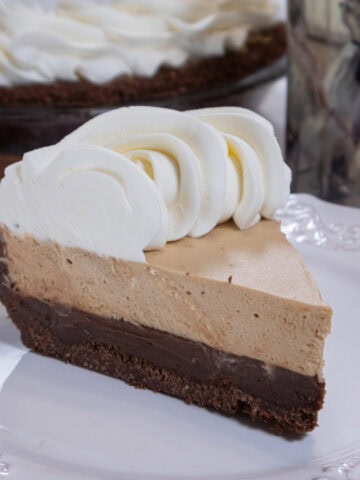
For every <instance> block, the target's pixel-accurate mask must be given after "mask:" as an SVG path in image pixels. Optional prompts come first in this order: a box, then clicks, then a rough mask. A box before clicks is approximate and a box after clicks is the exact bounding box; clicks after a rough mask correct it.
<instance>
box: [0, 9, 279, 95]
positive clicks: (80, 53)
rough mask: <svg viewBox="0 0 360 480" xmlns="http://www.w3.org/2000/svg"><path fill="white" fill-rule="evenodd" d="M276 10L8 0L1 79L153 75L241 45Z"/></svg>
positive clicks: (0, 23)
mask: <svg viewBox="0 0 360 480" xmlns="http://www.w3.org/2000/svg"><path fill="white" fill-rule="evenodd" d="M275 12H276V7H275V5H274V4H273V1H272V0H253V1H251V2H243V1H242V0H212V1H206V0H171V1H168V0H156V1H154V0H153V1H151V2H150V1H145V0H137V1H136V2H134V1H118V0H112V1H110V2H106V3H103V2H98V1H95V0H60V1H59V2H58V5H57V7H56V8H54V9H52V10H45V9H42V8H40V7H39V6H33V5H31V4H29V5H26V4H25V3H23V2H19V1H16V0H5V1H3V2H2V3H1V2H0V32H1V33H0V85H4V86H12V85H19V84H28V83H51V82H54V81H57V80H65V81H77V80H81V79H86V80H87V81H89V82H92V83H95V84H104V83H106V82H109V81H111V80H113V79H115V78H117V77H119V76H121V75H139V76H146V77H151V76H153V75H154V74H155V73H156V72H157V71H158V69H159V68H160V67H161V66H162V65H170V66H173V67H179V66H181V65H183V64H184V63H185V62H186V61H187V60H188V59H189V58H192V57H206V56H211V55H222V54H223V53H224V52H225V50H226V49H227V48H228V47H230V48H240V47H242V46H243V44H244V43H245V42H246V39H247V35H248V33H249V31H250V30H252V29H254V28H259V27H266V26H267V25H269V24H271V23H273V22H274V15H275Z"/></svg>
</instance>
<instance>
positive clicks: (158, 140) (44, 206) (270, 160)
mask: <svg viewBox="0 0 360 480" xmlns="http://www.w3.org/2000/svg"><path fill="white" fill-rule="evenodd" d="M289 185H290V171H289V168H288V167H287V166H286V164H285V163H284V162H283V159H282V155H281V151H280V148H279V145H278V142H277V140H276V138H275V135H274V131H273V127H272V126H271V124H270V123H269V122H268V121H267V120H265V119H264V118H262V117H260V116H259V115H257V114H255V113H253V112H250V111H249V110H246V109H242V108H236V107H223V108H208V109H202V110H195V111H189V112H185V113H181V112H177V111H174V110H169V109H164V108H156V107H128V108H126V107H125V108H120V109H117V110H113V111H111V112H107V113H104V114H102V115H99V116H98V117H95V118H94V119H92V120H90V121H89V122H87V123H85V124H84V125H83V126H81V127H80V128H78V129H77V130H75V131H74V132H73V133H71V134H70V135H68V136H67V137H65V138H64V139H63V140H62V141H61V142H59V143H58V144H56V145H54V146H51V147H45V148H41V149H38V150H34V151H32V152H29V153H27V154H25V155H24V158H23V160H22V161H21V162H18V163H16V164H14V165H11V166H10V167H8V168H7V169H6V172H5V178H4V179H3V180H2V182H1V184H0V223H2V224H4V225H6V226H7V227H8V228H9V229H10V230H11V231H13V232H14V233H15V234H17V235H24V234H30V235H33V236H34V237H35V238H37V239H39V240H53V241H57V242H58V243H60V244H62V245H64V246H69V247H80V248H83V249H85V250H89V251H92V252H95V253H97V254H99V255H106V256H113V257H116V258H122V259H125V260H133V261H145V256H144V253H143V252H144V251H146V250H153V249H161V248H163V247H164V245H165V244H166V242H168V241H173V240H179V239H181V238H183V237H185V236H187V235H190V236H193V237H200V236H202V235H205V234H207V233H208V232H209V231H210V230H212V229H213V228H214V227H215V226H216V225H217V224H219V223H222V222H226V221H227V220H229V219H231V218H233V220H234V222H235V223H236V225H237V226H238V227H239V228H240V229H245V228H249V227H252V226H253V225H255V224H256V223H257V222H258V221H259V220H260V218H261V216H263V217H267V218H270V217H272V215H273V214H274V213H275V211H276V210H277V209H278V208H280V207H282V206H283V205H284V204H285V202H286V199H287V196H288V194H289Z"/></svg>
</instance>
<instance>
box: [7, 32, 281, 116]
mask: <svg viewBox="0 0 360 480" xmlns="http://www.w3.org/2000/svg"><path fill="white" fill-rule="evenodd" d="M286 43H287V42H286V28H285V25H284V24H279V25H276V26H275V27H272V28H269V29H266V30H261V31H259V32H252V33H251V34H250V35H249V38H248V41H247V43H246V45H245V46H244V47H243V48H242V49H241V50H239V51H235V50H229V51H228V52H227V53H226V54H225V55H223V56H214V57H209V58H201V59H197V60H191V61H189V62H187V63H186V64H185V65H184V66H183V67H180V68H173V67H169V66H163V67H162V68H161V69H160V70H159V71H158V73H157V74H156V75H155V76H154V77H151V78H147V77H135V76H122V77H119V78H117V79H115V80H113V81H112V82H109V83H107V84H104V85H94V84H91V83H89V82H87V81H85V80H81V81H78V82H55V83H51V84H32V85H24V86H17V87H14V88H7V87H0V106H2V107H5V106H22V105H28V106H40V105H49V106H62V107H66V106H71V107H93V106H104V107H105V106H116V105H126V104H131V103H134V102H137V103H139V102H140V103H141V102H142V101H146V100H149V99H152V100H156V99H161V98H171V97H176V96H178V95H183V94H189V93H196V92H202V91H203V90H204V89H206V88H211V87H216V86H219V85H221V84H224V82H226V83H229V82H230V83H231V82H236V81H238V80H241V79H243V78H245V77H247V76H248V75H250V74H252V73H254V72H255V71H257V70H258V69H259V68H262V67H266V66H268V65H271V64H272V63H274V62H275V61H276V60H277V59H278V58H280V57H281V56H282V55H283V54H284V53H285V51H286Z"/></svg>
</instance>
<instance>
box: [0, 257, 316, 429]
mask: <svg viewBox="0 0 360 480" xmlns="http://www.w3.org/2000/svg"><path fill="white" fill-rule="evenodd" d="M0 300H1V301H2V302H3V303H4V305H5V307H6V308H7V310H8V313H9V315H10V317H11V318H12V320H13V321H14V323H15V324H16V325H17V327H18V328H19V329H20V331H21V335H22V340H23V342H24V344H25V345H26V346H28V347H29V348H31V349H33V350H34V351H37V352H39V353H42V354H44V355H50V356H53V357H56V358H59V359H61V360H64V361H66V362H70V363H72V364H74V365H79V366H82V367H85V368H88V369H91V370H95V371H97V372H100V373H104V374H106V375H110V376H112V377H115V378H120V379H122V380H124V381H126V382H127V383H129V384H131V385H134V386H136V387H144V388H150V389H152V390H154V391H157V392H163V393H166V394H170V395H174V396H177V397H180V398H182V399H184V400H185V401H186V402H188V403H194V404H197V405H200V406H205V407H209V408H214V409H216V410H218V411H221V412H224V413H228V414H238V413H241V412H244V413H246V414H247V415H250V417H251V418H253V419H254V420H261V421H262V422H266V423H268V424H270V425H271V427H272V428H273V429H274V430H275V431H277V432H283V431H292V432H296V433H304V432H306V431H310V430H312V429H313V428H314V427H315V426H316V424H317V411H318V410H319V409H320V408H321V406H322V403H323V398H324V393H325V385H324V383H320V382H319V381H318V380H317V378H316V377H310V376H306V375H302V374H299V373H296V372H293V371H291V370H287V369H285V368H280V367H274V366H271V365H268V364H265V363H263V362H261V361H259V360H255V359H251V358H248V357H245V356H237V355H233V354H229V353H225V352H221V351H219V350H216V349H214V348H211V347H209V346H207V345H205V344H202V343H200V342H195V341H192V340H187V339H184V338H181V337H178V336H176V335H172V334H169V333H166V332H162V331H158V330H155V329H152V328H149V327H142V326H138V325H134V324H132V323H130V322H127V321H125V320H123V319H111V318H103V317H101V316H98V315H94V314H90V313H87V312H83V311H80V310H77V309H73V308H71V307H70V306H65V305H59V304H55V303H50V302H46V301H40V300H38V299H35V298H30V297H26V296H23V295H21V293H19V292H17V291H16V287H15V285H12V284H11V283H10V281H9V277H8V274H7V268H6V264H5V263H4V262H1V263H0ZM134 352H136V355H135V354H134Z"/></svg>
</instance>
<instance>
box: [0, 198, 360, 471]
mask: <svg viewBox="0 0 360 480" xmlns="http://www.w3.org/2000/svg"><path fill="white" fill-rule="evenodd" d="M281 217H282V218H283V219H284V222H283V223H284V228H285V229H286V230H287V232H288V233H289V234H290V236H291V238H292V240H293V241H294V243H295V245H296V247H297V248H298V249H299V250H300V252H301V253H302V255H303V257H304V259H305V261H306V263H307V264H308V266H309V267H310V269H311V271H312V273H313V275H314V276H315V278H316V279H317V281H318V283H319V285H320V288H321V290H322V292H323V296H324V297H325V298H326V299H327V300H328V302H329V303H331V305H332V306H333V308H334V320H333V329H332V333H331V335H330V337H329V338H328V341H327V344H326V352H325V359H326V367H325V376H326V380H327V396H326V404H325V407H324V409H323V410H322V411H321V413H320V417H319V424H320V426H319V427H318V428H317V429H316V430H315V431H314V432H312V433H310V434H308V435H306V436H304V437H303V438H301V439H296V438H282V437H278V436H275V435H272V434H270V433H267V432H265V431H263V430H262V429H261V428H259V427H257V426H254V425H253V424H251V423H248V422H247V421H242V420H236V419H233V418H228V417H224V416H221V415H218V414H215V413H211V412H208V411H206V410H204V409H201V408H197V407H194V406H188V405H185V404H184V403H183V402H181V401H179V400H176V399H172V398H169V397H166V396H164V395H160V394H154V393H152V392H148V391H141V390H136V389H134V388H131V387H129V386H127V385H125V384H124V383H122V382H121V381H118V380H113V379H111V378H107V377H104V376H102V375H98V374H96V373H92V372H88V371H86V370H82V369H80V368H76V367H73V366H69V365H65V364H63V363H61V362H58V361H55V360H52V359H48V358H43V357H41V356H38V355H34V354H32V353H29V352H28V351H27V350H26V349H25V348H24V347H22V346H21V343H20V341H19V335H18V333H17V331H16V329H15V328H14V327H13V326H12V324H11V323H10V322H9V321H8V320H6V317H5V313H4V312H3V311H2V312H1V314H0V329H1V330H0V453H1V457H0V478H2V477H7V478H9V479H14V480H15V479H16V480H23V479H26V480H35V479H36V480H45V479H46V480H48V479H55V480H58V479H59V480H60V479H61V480H66V479H75V480H80V479H81V480H83V479H95V478H96V479H101V480H108V479H117V480H124V479H139V480H142V479H144V480H145V479H146V480H149V479H159V478H160V477H161V478H162V479H164V480H165V479H166V480H169V479H172V480H173V479H178V478H191V479H200V478H207V479H208V478H218V479H222V480H225V479H226V480H235V479H245V478H246V479H249V478H252V479H254V478H256V479H261V480H265V479H289V478H291V479H296V480H300V479H301V480H305V479H306V480H313V479H326V480H337V479H347V480H359V479H360V408H359V407H360V381H359V370H358V369H359V365H360V323H359V311H360V288H359V287H360V210H357V209H350V208H346V207H339V206H334V205H329V204H326V203H324V202H320V201H319V200H315V199H314V198H312V197H310V196H307V195H297V196H296V197H295V196H293V197H292V199H291V200H290V203H289V206H288V207H287V208H286V209H285V210H284V211H283V212H281ZM337 221H339V222H341V223H339V224H335V223H334V222H337Z"/></svg>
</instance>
